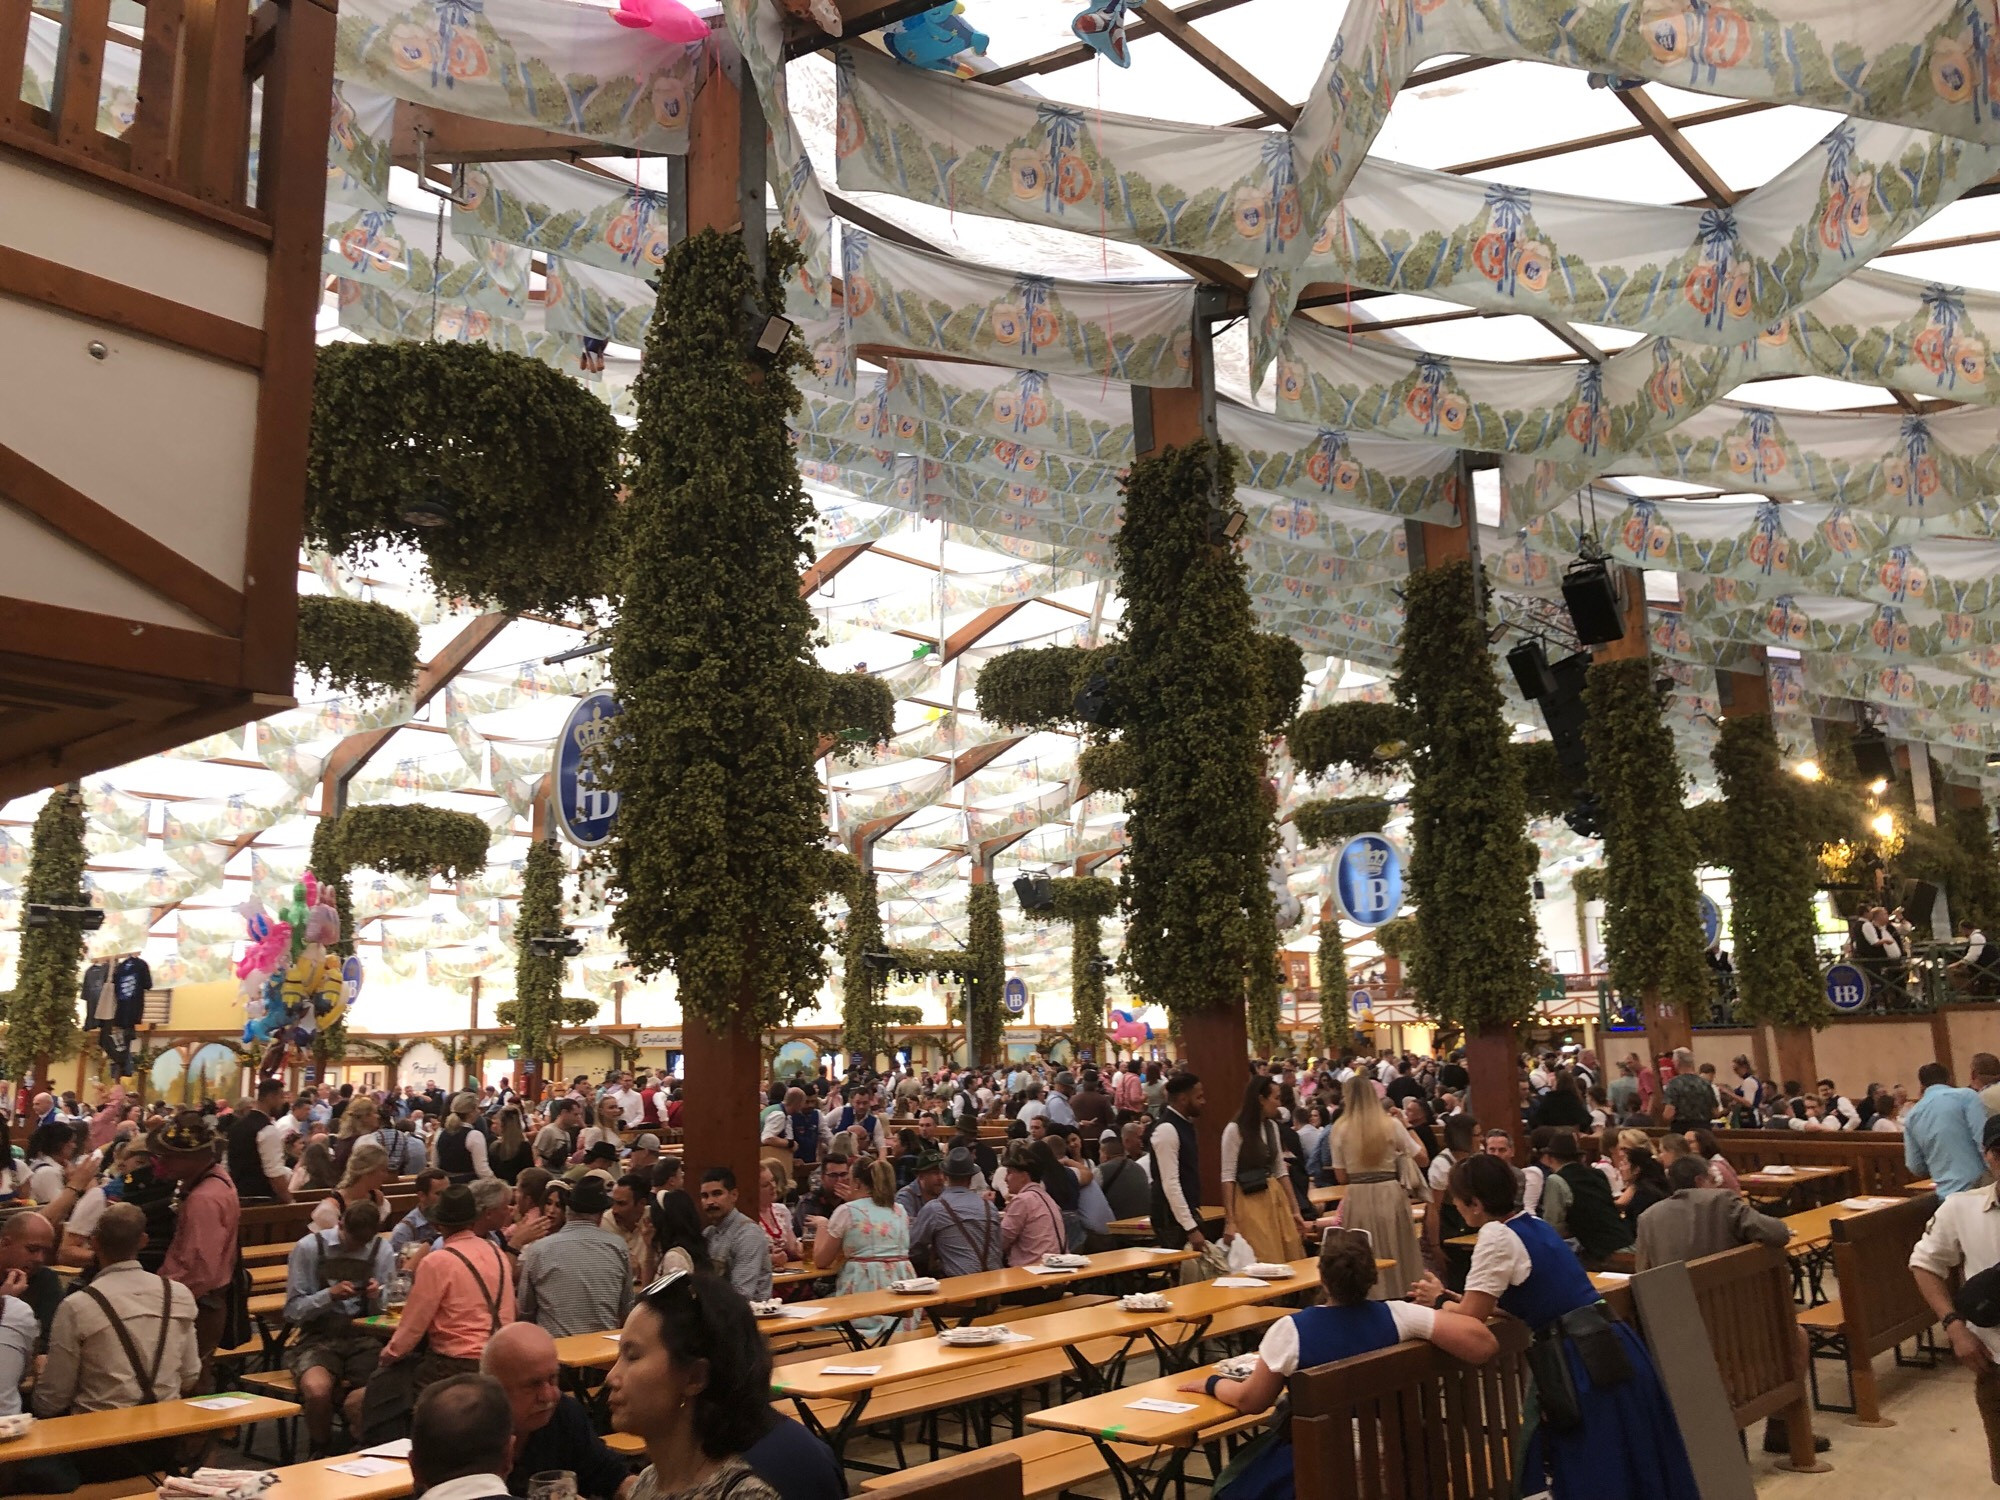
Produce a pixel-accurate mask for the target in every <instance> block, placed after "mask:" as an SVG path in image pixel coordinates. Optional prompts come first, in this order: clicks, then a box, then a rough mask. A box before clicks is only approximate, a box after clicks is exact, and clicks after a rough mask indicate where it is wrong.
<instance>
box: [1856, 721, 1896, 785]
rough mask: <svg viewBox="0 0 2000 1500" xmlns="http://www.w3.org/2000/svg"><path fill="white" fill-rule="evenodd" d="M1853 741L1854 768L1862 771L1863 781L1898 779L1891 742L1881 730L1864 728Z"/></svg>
mask: <svg viewBox="0 0 2000 1500" xmlns="http://www.w3.org/2000/svg"><path fill="white" fill-rule="evenodd" d="M1852 743H1853V747H1854V769H1855V770H1857V771H1859V772H1860V773H1861V779H1862V780H1863V781H1894V780H1895V779H1896V759H1895V757H1894V756H1893V755H1891V754H1890V753H1889V742H1888V740H1886V739H1884V738H1883V737H1882V731H1881V730H1879V729H1875V728H1872V727H1871V728H1868V729H1864V730H1862V731H1861V732H1860V733H1859V734H1857V735H1855V736H1854V739H1853V742H1852Z"/></svg>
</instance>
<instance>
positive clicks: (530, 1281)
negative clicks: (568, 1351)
mask: <svg viewBox="0 0 2000 1500" xmlns="http://www.w3.org/2000/svg"><path fill="white" fill-rule="evenodd" d="M610 1207H611V1195H610V1194H609V1193H608V1192H606V1191H605V1188H604V1184H603V1183H602V1182H600V1181H599V1180H598V1179H597V1178H595V1177H586V1178H584V1180H583V1181H582V1182H579V1183H578V1184H577V1185H576V1186H575V1187H574V1188H572V1189H571V1190H570V1195H569V1214H568V1220H567V1222H566V1223H564V1225H563V1227H562V1228H561V1229H560V1230H558V1231H557V1232H556V1233H554V1234H552V1235H550V1236H548V1237H547V1238H546V1239H541V1240H537V1241H535V1243H534V1244H532V1245H530V1246H528V1248H527V1249H525V1250H523V1251H522V1252H521V1266H520V1280H519V1286H520V1291H519V1303H518V1308H519V1311H520V1314H521V1318H522V1320H523V1321H525V1322H530V1323H539V1324H541V1326H542V1327H544V1328H546V1329H547V1330H548V1331H549V1332H550V1333H551V1334H552V1335H554V1336H555V1337H556V1338H559V1339H563V1338H568V1337H569V1336H570V1335H572V1334H577V1333H600V1332H602V1331H603V1330H605V1329H607V1328H616V1327H617V1326H618V1325H619V1324H620V1323H622V1322H624V1321H625V1314H626V1313H627V1312H628V1311H629V1310H630V1309H631V1306H632V1261H631V1257H630V1255H629V1254H628V1252H627V1251H626V1248H625V1241H624V1239H623V1238H622V1237H621V1236H619V1235H617V1234H614V1233H612V1232H611V1231H609V1230H607V1229H606V1228H605V1227H604V1224H603V1219H604V1215H605V1213H606V1212H607V1211H608V1210H609V1209H610Z"/></svg>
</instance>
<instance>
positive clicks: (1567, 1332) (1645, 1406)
mask: <svg viewBox="0 0 2000 1500" xmlns="http://www.w3.org/2000/svg"><path fill="white" fill-rule="evenodd" d="M1649 1155H1650V1154H1649ZM1450 1192H1451V1196H1452V1200H1453V1201H1454V1202H1455V1203H1457V1204H1458V1210H1459V1212H1460V1213H1461V1214H1462V1215H1464V1217H1465V1220H1466V1222H1467V1223H1468V1224H1471V1225H1473V1226H1474V1227H1475V1228H1476V1230H1477V1231H1478V1241H1479V1242H1478V1244H1477V1246H1476V1247H1475V1248H1474V1250H1473V1252H1472V1269H1471V1270H1470V1271H1468V1272H1467V1273H1466V1278H1465V1291H1464V1293H1463V1294H1462V1295H1460V1296H1458V1297H1457V1298H1456V1299H1455V1300H1454V1298H1453V1295H1452V1294H1451V1293H1449V1292H1447V1291H1446V1290H1445V1289H1444V1288H1443V1287H1442V1286H1440V1285H1439V1284H1438V1281H1437V1278H1436V1277H1434V1276H1428V1275H1427V1276H1424V1277H1423V1278H1421V1279H1420V1280H1419V1281H1417V1282H1416V1283H1415V1284H1413V1285H1412V1286H1411V1288H1410V1300H1411V1301H1412V1302H1415V1303H1419V1304H1422V1305H1424V1306H1428V1307H1435V1308H1437V1309H1438V1311H1439V1312H1440V1313H1441V1314H1442V1315H1443V1316H1444V1317H1447V1318H1465V1319H1468V1320H1470V1321H1471V1322H1473V1323H1476V1324H1479V1325H1480V1326H1482V1327H1483V1326H1484V1325H1485V1324H1486V1322H1487V1320H1488V1319H1490V1318H1491V1317H1492V1316H1493V1314H1494V1312H1495V1311H1496V1310H1497V1311H1500V1312H1505V1313H1511V1314H1512V1315H1513V1316H1514V1317H1517V1318H1519V1319H1520V1320H1521V1321H1522V1322H1523V1323H1525V1324H1527V1325H1528V1328H1529V1329H1530V1330H1531V1331H1532V1332H1533V1333H1534V1334H1535V1336H1536V1337H1537V1339H1538V1340H1542V1341H1545V1342H1549V1343H1552V1344H1553V1345H1554V1346H1555V1348H1554V1350H1553V1351H1552V1353H1553V1355H1554V1356H1555V1357H1558V1358H1560V1359H1561V1361H1562V1364H1561V1366H1560V1369H1561V1370H1563V1371H1566V1372H1567V1376H1568V1378H1567V1379H1566V1380H1564V1381H1563V1382H1562V1383H1561V1386H1560V1388H1559V1389H1549V1388H1546V1387H1543V1386H1541V1385H1540V1383H1539V1382H1537V1385H1536V1389H1535V1399H1537V1400H1538V1401H1539V1403H1540V1406H1539V1409H1540V1410H1541V1411H1542V1412H1543V1413H1544V1416H1543V1420H1542V1422H1541V1424H1540V1426H1539V1427H1537V1428H1536V1429H1534V1430H1533V1431H1532V1432H1531V1433H1529V1434H1528V1435H1527V1436H1526V1438H1525V1440H1524V1449H1523V1451H1522V1452H1521V1454H1520V1455H1519V1457H1518V1458H1517V1460H1516V1468H1517V1472H1518V1473H1519V1474H1520V1475H1521V1476H1522V1482H1521V1492H1522V1493H1523V1494H1537V1493H1539V1492H1540V1491H1541V1490H1543V1489H1547V1490H1548V1491H1549V1493H1550V1494H1551V1495H1552V1496H1553V1497H1554V1500H1583V1497H1586V1496H1589V1497H1592V1500H1640V1497H1644V1500H1698V1497H1699V1494H1700V1492H1699V1490H1697V1489H1696V1487H1695V1481H1694V1472H1693V1469H1692V1467H1691V1466H1690V1465H1689V1463H1688V1456H1687V1448H1686V1446H1685V1444H1684V1443H1683V1442H1682V1440H1681V1434H1680V1428H1679V1427H1678V1426H1677V1425H1676V1424H1675V1419H1674V1413H1673V1408H1672V1406H1671V1405H1669V1404H1668V1401H1667V1394H1666V1390H1665V1388H1664V1387H1663V1386H1662V1385H1661V1383H1660V1378H1659V1374H1658V1372H1657V1371H1656V1370H1655V1369H1654V1368H1653V1361H1652V1356H1651V1355H1650V1354H1648V1353H1647V1351H1646V1345H1645V1343H1644V1341H1643V1340H1642V1339H1641V1338H1640V1337H1639V1333H1638V1330H1636V1329H1634V1328H1633V1327H1631V1326H1630V1325H1629V1324H1626V1323H1622V1322H1619V1321H1617V1320H1616V1319H1614V1318H1612V1317H1611V1316H1610V1315H1609V1313H1608V1311H1607V1310H1606V1309H1605V1307H1604V1304H1603V1302H1602V1300H1601V1299H1600V1298H1599V1297H1598V1294H1597V1288H1595V1287H1594V1286H1592V1285H1591V1284H1590V1277H1589V1275H1588V1274H1587V1273H1586V1272H1585V1271H1584V1269H1583V1267H1582V1266H1581V1265H1579V1264H1578V1263H1577V1259H1576V1256H1575V1255H1574V1254H1572V1253H1571V1251H1570V1248H1569V1246H1567V1245H1565V1244H1564V1243H1563V1242H1562V1240H1561V1239H1559V1238H1558V1237H1557V1235H1556V1232H1555V1231H1554V1230H1553V1229H1551V1228H1550V1227H1549V1226H1548V1225H1547V1224H1546V1223H1545V1222H1543V1221H1542V1220H1541V1219H1538V1218H1536V1217H1535V1216H1534V1215H1533V1214H1530V1213H1525V1212H1522V1211H1521V1210H1519V1209H1518V1208H1516V1206H1515V1203H1514V1178H1513V1174H1512V1173H1511V1172H1509V1171H1508V1170H1507V1165H1506V1163H1505V1162H1501V1161H1498V1160H1495V1159H1494V1158H1492V1157H1486V1156H1480V1157H1474V1158H1473V1159H1472V1160H1470V1161H1462V1162H1460V1163H1459V1164H1458V1165H1457V1166H1456V1167H1453V1168H1452V1172H1451V1184H1450ZM1586 1356H1587V1357H1588V1359H1589V1363H1588V1365H1586V1363H1585V1359H1586ZM1552 1410H1554V1411H1557V1412H1558V1413H1559V1418H1560V1419H1559V1420H1551V1418H1550V1416H1549V1413H1550V1412H1551V1411H1552Z"/></svg>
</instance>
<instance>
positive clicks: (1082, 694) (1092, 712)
mask: <svg viewBox="0 0 2000 1500" xmlns="http://www.w3.org/2000/svg"><path fill="white" fill-rule="evenodd" d="M1117 670H1118V658H1117V657H1116V656H1107V657H1106V658H1105V659H1104V666H1103V668H1102V670H1100V671H1096V672H1092V673H1091V674H1090V676H1089V677H1087V678H1085V679H1084V683H1083V686H1082V687H1080V688H1078V689H1077V692H1076V698H1075V700H1074V701H1073V702H1072V703H1071V705H1070V709H1071V712H1073V713H1074V714H1075V715H1076V717H1077V718H1079V719H1081V720H1082V721H1083V722H1084V723H1086V724H1095V725H1096V726H1097V727H1098V728H1100V729H1116V728H1117V727H1118V700H1117V696H1116V695H1115V694H1114V693H1113V692H1112V689H1111V677H1112V674H1113V673H1114V672H1116V671H1117Z"/></svg>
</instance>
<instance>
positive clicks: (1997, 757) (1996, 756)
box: [1986, 750, 2000, 766]
mask: <svg viewBox="0 0 2000 1500" xmlns="http://www.w3.org/2000/svg"><path fill="white" fill-rule="evenodd" d="M1986 764H1987V765H1989V766H2000V750H1988V751H1987V752H1986Z"/></svg>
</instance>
